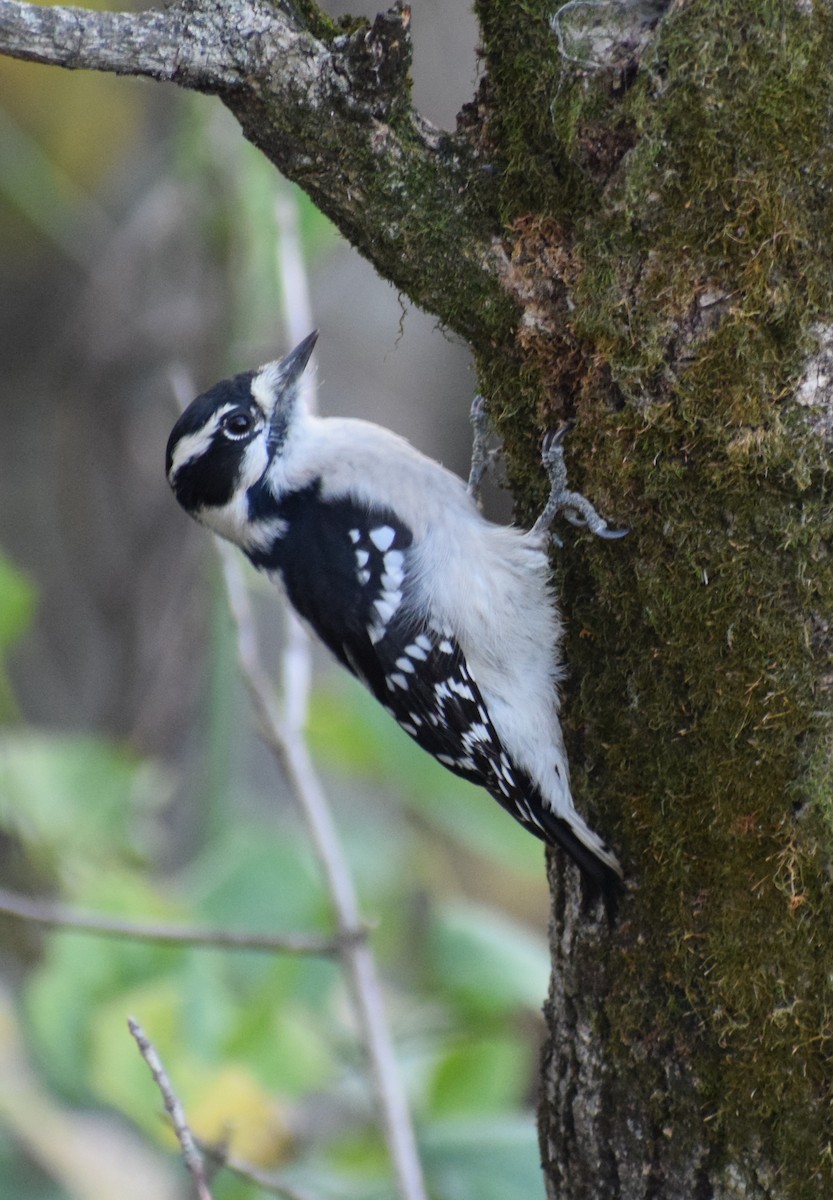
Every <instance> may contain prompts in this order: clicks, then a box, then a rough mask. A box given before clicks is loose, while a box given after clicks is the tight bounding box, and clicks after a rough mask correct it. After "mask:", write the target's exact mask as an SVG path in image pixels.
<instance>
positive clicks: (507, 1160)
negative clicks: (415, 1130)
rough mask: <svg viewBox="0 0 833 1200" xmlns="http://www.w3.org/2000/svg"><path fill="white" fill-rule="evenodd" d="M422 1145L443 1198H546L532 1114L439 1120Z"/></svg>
mask: <svg viewBox="0 0 833 1200" xmlns="http://www.w3.org/2000/svg"><path fill="white" fill-rule="evenodd" d="M420 1148H421V1150H422V1153H423V1161H424V1163H425V1167H426V1173H427V1174H428V1178H429V1180H430V1184H431V1194H432V1195H434V1196H436V1197H437V1200H544V1180H543V1175H542V1172H541V1168H540V1165H539V1162H540V1153H539V1150H538V1137H537V1134H536V1130H535V1117H534V1116H533V1114H532V1113H529V1114H524V1115H521V1116H518V1117H501V1118H493V1119H491V1120H484V1121H476V1120H474V1121H463V1120H459V1121H445V1122H442V1123H437V1124H433V1125H431V1126H429V1127H428V1128H426V1129H424V1130H423V1131H422V1134H421V1137H420Z"/></svg>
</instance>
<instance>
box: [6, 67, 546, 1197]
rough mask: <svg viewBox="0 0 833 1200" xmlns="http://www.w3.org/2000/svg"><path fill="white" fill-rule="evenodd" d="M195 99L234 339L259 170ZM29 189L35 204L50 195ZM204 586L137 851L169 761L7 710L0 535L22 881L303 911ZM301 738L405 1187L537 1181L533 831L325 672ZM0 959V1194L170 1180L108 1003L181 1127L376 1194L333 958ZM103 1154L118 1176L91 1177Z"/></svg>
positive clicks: (207, 921) (538, 988)
mask: <svg viewBox="0 0 833 1200" xmlns="http://www.w3.org/2000/svg"><path fill="white" fill-rule="evenodd" d="M52 78H53V76H52V75H51V74H50V75H49V79H50V80H52ZM207 114H209V109H208V108H207V107H205V106H204V105H203V106H202V107H198V105H197V104H196V103H194V102H189V103H187V104H185V105H183V117H182V124H181V128H180V131H179V135H178V139H177V151H176V156H175V157H176V167H175V169H176V170H177V171H178V172H179V173H180V174H185V175H188V174H189V173H194V174H196V175H198V176H199V177H201V178H202V179H203V180H204V181H205V182H204V186H205V187H206V189H207V190H209V191H211V192H212V194H219V195H220V196H221V198H222V202H223V203H225V204H227V205H231V206H233V211H234V213H235V219H234V220H228V219H226V220H223V219H222V217H221V216H220V215H219V213H220V208H221V205H219V204H217V205H216V206H215V207H214V208H212V209H210V210H209V216H208V218H207V220H208V224H207V242H208V243H209V244H211V245H212V247H213V252H214V253H222V254H224V255H226V256H227V257H228V258H229V260H230V261H233V263H234V268H233V270H232V271H230V277H231V278H232V281H233V287H232V293H233V295H234V296H235V298H236V300H235V315H234V319H233V322H232V327H233V331H234V332H233V336H234V338H235V339H237V340H240V341H242V340H244V339H245V341H246V342H247V343H252V342H263V343H269V342H271V343H272V344H274V342H275V334H276V329H275V321H276V313H277V312H278V306H279V300H280V295H279V288H278V285H277V282H276V275H275V261H276V253H277V247H276V243H275V237H276V235H275V228H274V219H273V210H274V202H275V190H276V179H275V176H274V173H273V172H272V170H271V168H269V167H268V166H267V164H266V163H265V162H263V161H262V160H261V159H260V158H259V157H258V156H257V154H256V153H255V152H254V151H253V150H252V149H251V148H250V147H248V146H246V145H245V144H244V143H243V142H242V140H240V139H239V137H238V139H237V143H238V144H236V145H235V146H234V147H232V148H227V153H226V154H225V155H220V154H218V153H217V145H218V143H217V140H216V131H214V132H212V131H211V129H210V122H211V120H212V118H211V116H210V115H207ZM119 119H120V120H121V119H122V118H121V117H120V118H119ZM227 136H228V135H227V134H226V133H223V134H222V135H221V137H222V138H226V137H227ZM47 149H48V143H47ZM49 152H50V153H51V151H49ZM58 161H59V158H58V157H57V156H56V163H57V162H58ZM60 165H61V167H62V168H63V167H64V166H66V164H65V163H64V162H63V160H62V159H61V160H60ZM53 199H54V203H55V204H56V205H57V204H59V203H60V197H59V195H58V192H55V193H54V195H53ZM212 203H214V202H212ZM300 203H301V208H300V213H301V221H300V225H301V231H302V238H303V242H304V246H305V250H306V252H307V253H308V254H321V253H323V252H324V251H325V249H326V247H327V246H328V245H331V244H332V241H333V235H332V232H331V230H330V227H329V226H328V224H327V223H326V222H325V221H324V219H323V218H321V217H320V216H319V215H318V214H317V213H316V212H315V211H314V210H313V209H312V207H311V206H310V205H309V204H307V203H306V202H304V201H301V202H300ZM212 212H213V213H214V216H213V217H212V216H211V213H212ZM212 222H213V224H212ZM214 591H215V598H214V603H215V606H216V617H215V619H214V621H213V624H212V626H211V629H212V633H211V639H210V645H209V647H208V653H209V655H210V657H211V660H212V663H213V667H212V668H211V669H210V670H209V678H210V680H211V681H212V682H211V686H210V687H208V688H207V689H206V703H205V706H204V712H203V727H202V733H201V742H200V746H199V752H198V754H197V755H196V761H198V762H201V763H203V764H207V766H206V768H205V770H204V773H202V774H201V777H200V779H199V781H198V784H197V787H198V788H199V789H201V792H200V795H201V800H202V801H203V803H202V804H201V807H200V812H201V815H202V819H203V826H202V828H201V829H200V830H199V831H198V833H197V835H195V837H194V844H193V846H192V847H191V850H190V852H189V853H188V854H185V855H182V854H180V855H179V856H178V858H177V865H176V868H175V869H171V868H170V867H168V868H167V869H166V870H164V871H163V870H161V869H160V865H159V864H160V863H169V862H170V856H169V855H168V854H166V844H167V839H168V837H169V821H170V801H171V797H172V796H173V795H174V794H175V793H176V792H177V789H178V788H181V786H182V781H181V780H178V779H177V778H174V777H173V776H172V774H171V772H170V771H168V770H164V769H163V768H161V767H160V766H159V765H158V764H156V763H153V762H148V761H145V760H143V759H141V758H139V757H137V756H136V754H135V753H133V752H132V751H131V750H129V749H128V748H126V747H124V746H121V745H114V744H113V743H112V742H109V741H106V740H105V739H103V738H101V737H98V736H96V735H95V734H94V733H92V732H91V733H87V734H84V735H79V734H65V733H56V732H54V731H47V730H43V729H36V728H31V727H29V726H27V725H26V724H24V723H23V721H22V720H21V716H20V714H19V713H18V711H17V709H16V706H15V703H14V699H13V696H12V693H11V689H10V687H9V684H8V679H7V675H6V671H5V663H6V661H7V657H8V654H9V653H10V651H11V650H12V648H13V646H14V643H15V641H16V639H20V638H22V637H24V636H25V634H26V629H27V626H28V623H29V622H30V621H31V619H32V616H33V613H34V608H35V590H34V587H33V585H32V584H31V583H29V582H28V581H27V580H25V579H24V578H23V577H22V575H21V574H20V573H19V572H18V571H17V570H16V569H15V568H14V567H13V565H12V564H10V563H9V562H8V561H6V559H4V558H2V557H0V843H7V844H11V845H14V846H15V847H17V848H18V850H19V852H20V853H21V854H22V855H23V856H24V857H25V860H26V861H27V862H28V863H30V864H31V866H32V869H33V878H36V879H37V880H38V881H39V887H40V888H41V890H43V886H44V884H45V886H46V887H47V889H51V891H52V893H53V894H54V896H56V897H59V898H60V899H61V900H62V901H63V902H65V903H68V904H71V905H72V906H73V907H74V908H76V909H77V910H79V911H85V912H87V911H91V912H102V913H107V914H110V915H119V916H122V917H125V918H130V919H131V920H134V921H137V922H156V923H161V922H169V923H176V924H186V923H190V924H194V925H198V926H202V927H206V926H212V927H213V926H220V927H228V928H232V929H249V930H257V931H263V932H267V933H281V932H296V931H297V932H308V933H312V932H321V933H329V932H330V931H331V929H332V923H331V912H330V905H329V902H328V898H327V896H326V894H325V891H324V889H323V886H322V882H321V878H320V875H319V872H318V870H317V865H316V863H315V861H314V859H313V857H312V854H311V851H310V849H309V846H308V844H307V840H306V837H305V834H304V832H303V830H302V829H301V828H300V826H299V823H298V821H297V819H296V818H295V817H294V816H293V815H292V814H291V813H289V814H286V813H276V812H275V811H274V808H273V804H272V797H271V791H272V784H270V783H264V782H263V781H262V780H261V781H259V782H257V783H253V782H251V781H250V780H248V779H246V778H241V777H240V775H239V764H237V762H236V761H235V756H234V755H233V754H232V753H231V749H232V747H231V738H232V736H233V734H232V731H234V730H236V729H238V728H239V726H240V723H241V722H247V721H248V720H249V717H248V713H247V712H246V711H245V710H240V711H238V709H239V698H235V695H234V694H233V688H232V685H231V684H230V678H232V679H233V671H232V662H233V649H232V648H231V645H230V636H231V635H230V631H229V624H228V620H227V618H226V616H225V615H224V608H223V606H224V603H225V601H224V597H223V596H222V595H221V594H219V591H218V589H214ZM207 592H208V594H210V589H207ZM270 619H271V620H272V621H274V623H275V625H277V624H278V618H277V617H276V616H272V617H271V618H270ZM235 706H237V707H235ZM310 739H311V744H312V747H313V750H314V752H315V754H316V757H317V760H318V762H319V765H320V767H321V769H322V771H323V772H324V773H325V776H326V778H327V780H328V786H329V790H330V792H331V793H332V795H333V797H334V804H335V807H336V814H337V820H338V822H339V824H340V826H341V828H342V833H343V836H344V840H345V844H346V847H347V850H348V854H349V857H350V860H351V863H352V866H353V869H354V871H355V875H356V878H357V879H358V881H359V887H360V891H361V896H362V904H363V908H364V911H365V913H366V915H367V918H368V920H369V921H370V922H371V923H372V925H373V926H374V933H373V944H374V947H375V949H376V951H377V953H378V956H379V960H380V966H381V971H382V975H383V978H384V981H385V987H386V1003H387V1008H388V1011H389V1016H390V1020H391V1024H392V1029H393V1033H394V1038H395V1041H396V1045H397V1051H398V1054H399V1057H400V1061H401V1064H402V1069H403V1071H404V1073H405V1078H406V1080H407V1083H408V1089H409V1093H410V1095H411V1098H412V1103H413V1106H414V1112H415V1118H416V1122H417V1128H418V1136H419V1140H420V1144H421V1149H422V1153H423V1157H424V1162H425V1166H426V1171H427V1174H428V1179H429V1185H430V1189H431V1195H432V1197H434V1198H435V1200H536V1197H541V1196H543V1183H542V1180H541V1175H540V1169H539V1166H538V1148H537V1139H536V1132H535V1122H534V1116H533V1113H532V1111H531V1108H532V1099H531V1098H532V1097H533V1096H534V1087H535V1079H536V1073H537V1071H536V1067H537V1050H536V1041H537V1038H538V1036H539V1035H540V1025H539V1017H538V1012H539V1009H540V1005H541V1002H542V999H543V996H544V994H545V990H546V986H547V978H548V967H549V964H548V956H547V947H546V942H545V938H544V936H543V932H542V928H541V923H542V921H543V919H544V914H545V908H546V893H545V885H544V874H543V854H542V851H541V848H540V846H539V845H538V844H537V843H536V842H534V841H533V840H532V839H531V838H529V836H528V835H526V834H525V833H523V832H522V831H521V830H520V828H518V827H516V826H515V825H514V824H513V823H512V822H511V821H510V820H509V819H508V818H507V817H506V815H505V814H504V813H503V812H502V811H501V810H500V809H499V808H498V806H497V805H496V804H494V802H493V801H491V800H490V798H489V797H487V796H486V795H485V793H482V792H480V791H478V790H476V789H474V788H471V787H469V786H468V785H466V784H464V783H463V782H461V781H460V780H458V779H456V778H455V777H453V776H452V775H451V774H449V773H448V772H447V771H445V770H443V769H442V768H441V767H439V766H438V765H437V764H436V763H434V762H433V761H432V760H431V759H429V758H428V757H427V756H426V755H425V754H423V753H422V752H421V751H419V750H418V749H417V747H416V746H415V745H414V744H413V743H412V742H411V741H410V740H409V739H408V738H407V737H406V736H405V735H404V734H403V733H401V732H400V731H399V730H398V729H397V728H396V727H395V725H394V723H393V722H392V721H391V719H390V718H389V717H388V716H387V715H386V714H385V713H384V712H383V711H382V710H381V709H380V708H379V707H378V706H377V705H376V704H375V703H374V702H373V701H372V700H371V699H370V698H369V697H368V696H367V695H366V694H365V693H364V691H362V689H360V688H359V687H358V685H355V684H353V683H352V681H350V680H349V679H347V678H341V677H340V678H339V679H338V680H337V681H336V682H335V683H332V684H330V683H329V682H327V683H325V684H322V685H320V686H319V687H318V688H317V689H316V691H315V694H314V698H313V705H312V711H311V715H310ZM278 786H279V783H278V781H277V776H276V780H275V783H274V787H275V788H277V787H278ZM203 790H204V794H203ZM241 795H244V796H245V803H241ZM0 862H2V859H0ZM2 882H4V883H5V882H7V881H6V880H3V881H2ZM536 925H537V931H536V929H535V927H536ZM18 927H19V923H17V922H11V921H9V920H7V921H5V922H3V923H2V924H0V955H5V954H6V952H7V951H8V952H9V953H10V954H12V955H13V953H14V950H15V945H16V943H15V940H14V936H12V931H14V930H15V929H17V928H18ZM7 937H8V939H9V940H8V946H7V945H6V944H5V942H6V938H7ZM4 961H5V959H4V958H0V968H2V966H3V963H4ZM10 978H11V976H10ZM2 979H3V976H0V1195H2V1196H14V1197H15V1198H16V1200H75V1198H80V1200H97V1197H99V1196H104V1195H108V1194H109V1195H110V1196H112V1195H116V1194H118V1195H119V1196H120V1200H125V1198H126V1200H131V1197H132V1196H133V1195H136V1196H137V1197H138V1196H143V1195H145V1196H146V1195H153V1196H154V1200H167V1198H168V1197H171V1198H173V1197H175V1196H179V1195H184V1194H185V1190H186V1189H185V1185H184V1183H183V1180H182V1169H181V1166H180V1164H179V1162H178V1157H177V1154H176V1150H175V1147H174V1146H173V1143H172V1139H171V1137H170V1135H169V1134H168V1132H167V1128H166V1125H165V1123H164V1121H163V1120H162V1119H161V1116H160V1107H161V1104H160V1098H159V1094H158V1092H157V1090H156V1088H155V1086H154V1084H153V1082H152V1080H151V1078H150V1074H149V1072H148V1070H147V1067H146V1065H145V1064H144V1063H143V1062H142V1060H141V1059H140V1057H139V1055H138V1053H137V1051H136V1048H135V1046H134V1044H133V1042H132V1040H131V1038H130V1037H129V1035H128V1032H127V1027H126V1018H127V1016H128V1015H133V1016H135V1017H136V1018H137V1019H138V1020H139V1021H140V1022H141V1023H142V1025H143V1026H144V1028H145V1030H146V1031H147V1033H148V1035H149V1036H150V1037H151V1039H152V1040H153V1042H154V1044H155V1045H156V1047H157V1048H158V1050H159V1052H160V1054H161V1056H162V1058H163V1061H164V1062H165V1065H166V1067H167V1070H168V1072H169V1074H170V1076H171V1078H172V1080H173V1082H174V1084H175V1086H176V1088H177V1090H178V1093H179V1095H180V1097H181V1099H182V1100H183V1102H184V1104H185V1106H186V1110H187V1112H188V1116H189V1120H190V1121H191V1124H192V1126H193V1127H194V1128H195V1130H196V1132H197V1133H198V1134H199V1135H201V1136H202V1137H203V1138H205V1139H207V1140H209V1141H214V1142H219V1143H223V1144H227V1145H229V1146H230V1148H231V1150H232V1152H233V1153H234V1154H236V1155H239V1156H240V1157H242V1158H246V1159H248V1160H249V1161H251V1162H252V1163H254V1164H255V1165H257V1166H259V1167H260V1168H264V1169H269V1170H272V1169H275V1170H278V1171H280V1172H281V1173H282V1175H283V1176H284V1177H285V1178H286V1179H287V1180H288V1181H289V1182H292V1183H293V1184H295V1185H296V1186H298V1187H299V1188H302V1189H305V1190H306V1191H308V1192H309V1194H310V1195H311V1196H315V1197H320V1198H321V1200H338V1198H344V1200H352V1198H355V1200H375V1198H378V1200H391V1198H392V1196H393V1187H392V1183H391V1177H390V1170H389V1165H388V1162H387V1157H386V1153H385V1148H384V1145H383V1143H382V1140H381V1137H380V1134H379V1129H378V1123H377V1121H376V1119H375V1115H374V1113H373V1107H372V1097H371V1095H370V1091H369V1088H368V1084H367V1079H366V1073H365V1070H364V1064H363V1062H362V1061H361V1055H360V1051H359V1049H358V1047H357V1042H356V1036H355V1030H354V1026H353V1021H352V1016H351V1006H350V999H349V996H348V995H347V994H346V989H345V984H344V979H343V977H342V973H341V971H340V969H339V967H338V964H337V963H336V962H333V961H330V960H326V959H315V958H301V957H297V956H290V955H268V954H263V953H255V952H252V951H247V952H232V951H220V950H216V949H205V948H200V949H194V948H171V947H164V946H160V945H158V944H154V943H152V942H137V941H128V940H114V939H112V938H104V937H96V936H90V935H85V934H81V933H75V932H68V931H61V932H54V933H49V934H44V935H43V937H42V939H41V940H40V941H39V942H38V946H37V952H36V954H35V956H34V961H27V962H26V963H25V966H24V969H22V970H21V971H20V972H19V974H18V975H16V976H15V987H14V989H13V990H8V991H7V990H5V989H4V988H3V986H2ZM93 1115H94V1122H95V1123H92V1122H93ZM138 1134H141V1136H140V1137H139V1136H138ZM125 1139H128V1141H127V1142H126V1141H125ZM128 1146H129V1154H128ZM108 1153H109V1154H110V1156H111V1157H113V1158H114V1159H115V1163H114V1164H113V1169H114V1170H115V1178H116V1179H117V1180H118V1179H121V1182H120V1183H119V1184H118V1185H112V1186H111V1187H110V1190H109V1192H108V1190H107V1187H106V1186H105V1184H104V1183H102V1180H103V1179H104V1176H105V1174H106V1170H107V1169H108V1168H107V1167H106V1161H105V1160H106V1157H107V1155H108ZM91 1161H92V1162H93V1163H94V1164H95V1166H94V1167H93V1168H90V1165H89V1164H90V1162H91ZM128 1162H129V1163H130V1166H129V1168H128V1166H127V1163H128ZM119 1171H121V1176H120V1175H119ZM160 1171H161V1172H162V1173H161V1175H160V1174H159V1172H160ZM154 1173H156V1174H154ZM98 1175H100V1178H96V1176H98ZM151 1180H153V1182H151ZM212 1189H213V1193H214V1196H215V1198H216V1200H254V1197H256V1196H260V1195H261V1194H263V1193H262V1191H261V1189H259V1188H258V1187H255V1186H254V1185H253V1184H251V1183H247V1182H244V1181H242V1180H240V1179H238V1178H236V1177H235V1176H233V1175H232V1174H230V1173H229V1172H222V1173H221V1174H220V1175H218V1176H217V1178H216V1179H215V1180H214V1181H213V1183H212Z"/></svg>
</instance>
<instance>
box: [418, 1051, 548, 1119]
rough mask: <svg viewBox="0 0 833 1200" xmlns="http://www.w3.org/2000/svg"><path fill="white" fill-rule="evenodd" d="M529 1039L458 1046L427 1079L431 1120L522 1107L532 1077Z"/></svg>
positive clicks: (446, 1055) (447, 1054)
mask: <svg viewBox="0 0 833 1200" xmlns="http://www.w3.org/2000/svg"><path fill="white" fill-rule="evenodd" d="M532 1059H533V1054H532V1048H531V1046H530V1042H529V1038H528V1037H526V1036H523V1035H522V1034H521V1033H518V1034H517V1035H516V1036H513V1035H512V1034H511V1033H509V1034H505V1035H503V1036H498V1037H486V1038H476V1037H469V1038H466V1039H465V1040H461V1041H459V1042H456V1043H455V1044H454V1045H452V1046H451V1048H450V1049H449V1050H448V1052H447V1053H446V1054H445V1055H444V1056H443V1058H442V1060H441V1061H440V1062H439V1063H438V1065H437V1069H436V1071H435V1074H434V1078H433V1079H432V1081H431V1088H430V1094H429V1106H430V1111H431V1112H432V1113H433V1114H434V1115H435V1116H452V1115H460V1116H463V1115H466V1116H473V1115H475V1114H480V1113H496V1112H507V1111H509V1110H510V1109H516V1108H518V1107H520V1105H521V1102H522V1100H523V1097H524V1093H525V1092H526V1090H527V1087H528V1086H529V1082H530V1079H531V1078H532V1073H533V1063H532Z"/></svg>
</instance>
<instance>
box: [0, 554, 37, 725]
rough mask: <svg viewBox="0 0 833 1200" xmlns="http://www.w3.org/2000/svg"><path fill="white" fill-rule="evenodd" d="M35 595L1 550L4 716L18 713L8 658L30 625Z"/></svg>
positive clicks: (0, 699) (0, 704)
mask: <svg viewBox="0 0 833 1200" xmlns="http://www.w3.org/2000/svg"><path fill="white" fill-rule="evenodd" d="M35 597H36V594H35V589H34V587H33V586H32V584H31V583H30V582H29V580H28V579H27V578H26V576H25V575H23V574H22V573H21V572H20V571H18V569H17V568H16V567H13V566H12V564H11V563H10V562H9V560H8V559H7V558H6V557H5V555H3V554H2V553H0V720H9V719H11V718H12V717H15V716H17V706H16V705H15V702H14V697H13V695H12V690H11V685H10V684H9V680H8V677H7V675H6V666H5V658H6V653H7V651H8V649H9V647H10V646H11V645H12V644H13V643H14V642H15V641H16V640H17V639H18V638H19V637H20V636H21V635H22V634H23V633H25V631H26V629H27V628H28V626H29V623H30V621H31V619H32V616H33V614H34V611H35Z"/></svg>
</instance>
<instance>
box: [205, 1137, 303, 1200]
mask: <svg viewBox="0 0 833 1200" xmlns="http://www.w3.org/2000/svg"><path fill="white" fill-rule="evenodd" d="M199 1146H200V1149H201V1150H202V1152H203V1154H204V1155H205V1157H206V1158H207V1159H209V1160H210V1161H212V1162H216V1164H217V1166H218V1167H225V1168H227V1169H228V1170H229V1171H231V1172H232V1174H234V1175H237V1176H239V1177H240V1179H245V1180H247V1181H248V1182H249V1183H254V1184H256V1185H257V1186H258V1187H259V1188H262V1189H263V1191H265V1192H272V1194H273V1195H275V1196H280V1197H281V1198H282V1200H316V1197H314V1196H312V1194H311V1193H310V1192H307V1191H305V1190H303V1191H302V1190H300V1189H299V1188H297V1187H295V1185H294V1184H290V1183H287V1182H286V1180H284V1179H282V1178H281V1176H280V1175H277V1174H275V1172H274V1171H262V1170H261V1169H260V1168H259V1167H255V1166H252V1164H251V1163H247V1162H243V1160H242V1159H240V1158H235V1156H234V1155H233V1154H227V1153H226V1152H225V1151H224V1150H223V1149H222V1148H218V1147H217V1146H206V1145H205V1144H204V1143H203V1142H200V1143H199Z"/></svg>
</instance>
